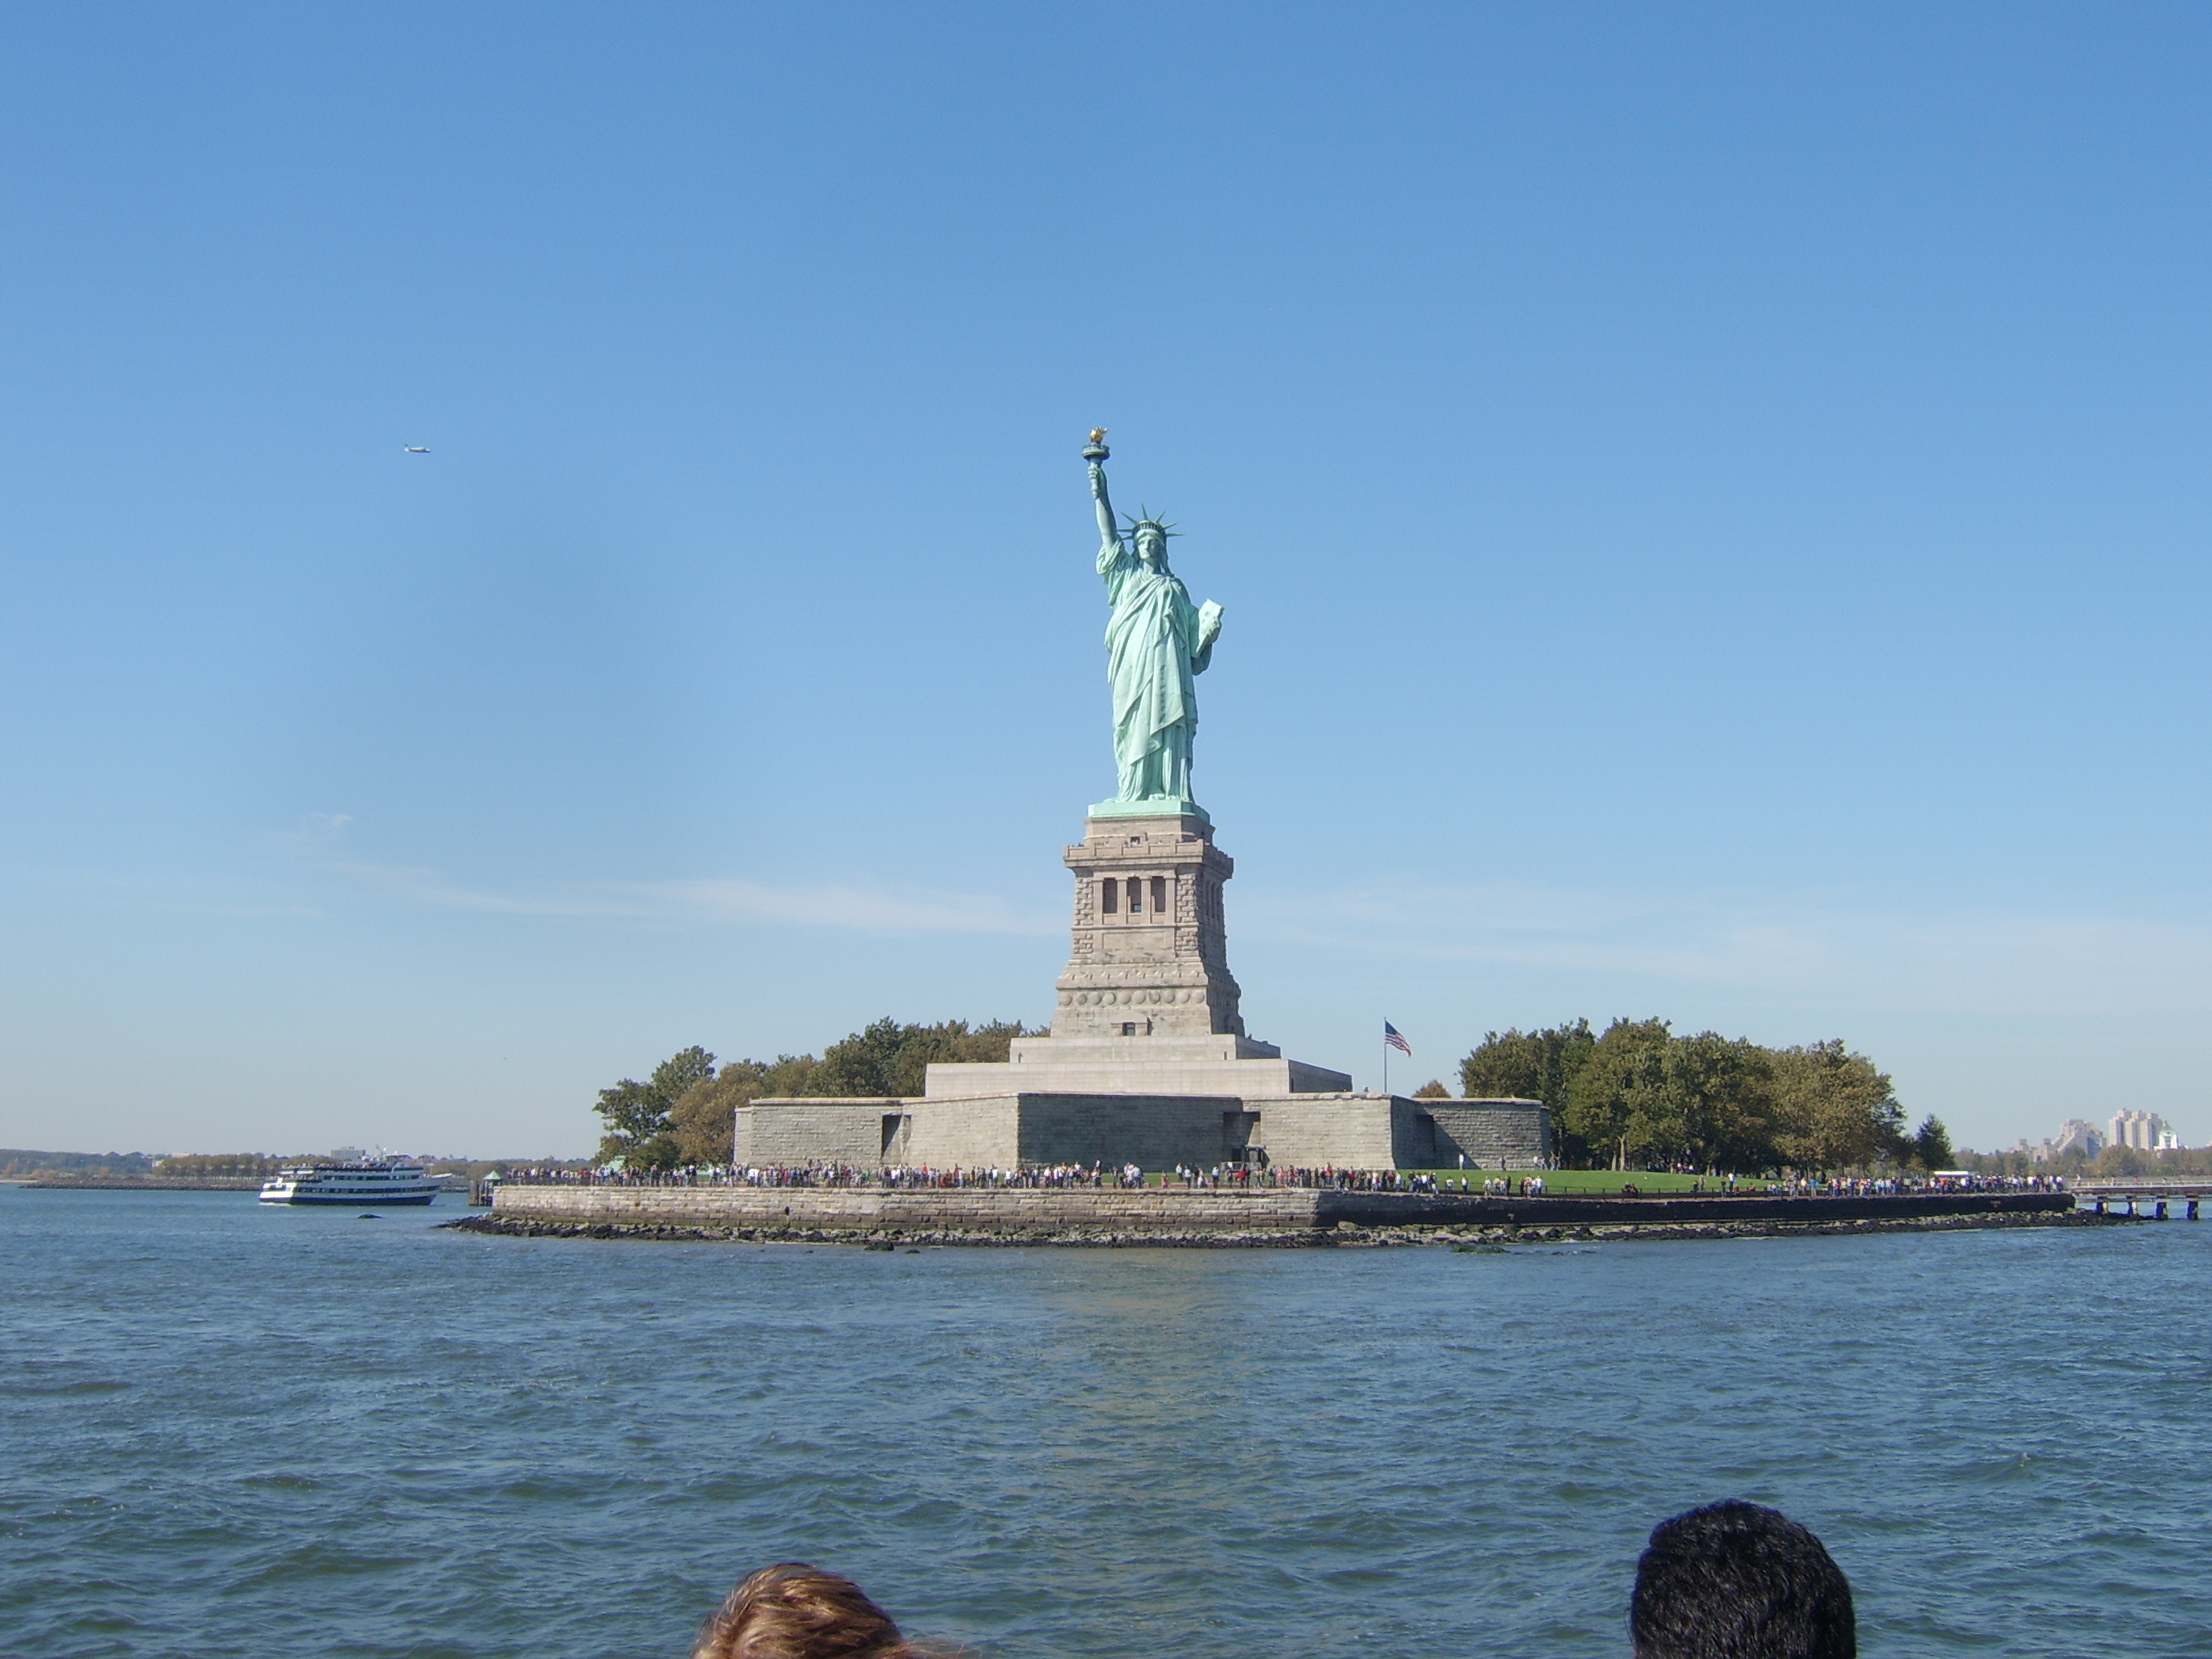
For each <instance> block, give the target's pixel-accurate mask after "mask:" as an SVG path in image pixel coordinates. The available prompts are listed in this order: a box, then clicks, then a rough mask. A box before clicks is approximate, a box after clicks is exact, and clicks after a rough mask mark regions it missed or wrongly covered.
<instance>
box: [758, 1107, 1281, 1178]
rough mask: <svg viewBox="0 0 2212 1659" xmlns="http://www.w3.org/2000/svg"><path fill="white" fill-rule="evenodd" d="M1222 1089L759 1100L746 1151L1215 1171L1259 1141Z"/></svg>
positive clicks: (798, 1156) (974, 1164) (955, 1163)
mask: <svg viewBox="0 0 2212 1659" xmlns="http://www.w3.org/2000/svg"><path fill="white" fill-rule="evenodd" d="M1246 1116H1247V1114H1246V1112H1245V1109H1244V1103H1243V1101H1241V1100H1239V1099H1237V1097H1234V1096H1223V1095H1129V1094H1048V1093H1038V1092H1029V1091H1024V1092H1023V1093H1019V1094H1004V1095H981V1096H976V1097H971V1098H966V1099H955V1100H931V1099H877V1098H868V1099H859V1100H806V1099H787V1100H759V1101H755V1102H753V1103H751V1104H750V1105H748V1106H741V1107H739V1108H738V1111H737V1134H736V1149H737V1150H736V1154H735V1160H736V1162H737V1164H738V1166H739V1167H740V1168H744V1167H746V1166H749V1165H759V1166H763V1167H764V1166H769V1165H776V1164H781V1165H786V1166H790V1165H802V1164H852V1165H854V1166H856V1167H858V1168H861V1169H871V1170H872V1169H880V1168H883V1167H884V1166H885V1165H902V1166H905V1167H908V1168H919V1167H921V1166H923V1165H927V1167H929V1168H930V1169H933V1170H954V1169H959V1170H1012V1169H1020V1168H1025V1167H1026V1168H1034V1167H1036V1166H1038V1165H1042V1164H1084V1165H1085V1166H1088V1165H1090V1164H1104V1165H1105V1166H1106V1167H1107V1168H1109V1169H1119V1168H1120V1167H1121V1165H1122V1164H1136V1165H1138V1166H1139V1168H1140V1169H1145V1170H1169V1169H1173V1168H1174V1167H1175V1166H1176V1165H1177V1164H1188V1165H1191V1166H1194V1167H1196V1168H1199V1169H1211V1168H1212V1166H1213V1165H1215V1164H1219V1163H1222V1162H1223V1161H1224V1160H1225V1159H1230V1158H1234V1157H1235V1156H1236V1155H1237V1149H1238V1148H1241V1147H1242V1146H1244V1144H1245V1143H1246V1141H1247V1140H1248V1139H1249V1133H1248V1131H1247V1130H1246V1128H1245V1127H1244V1119H1245V1118H1246Z"/></svg>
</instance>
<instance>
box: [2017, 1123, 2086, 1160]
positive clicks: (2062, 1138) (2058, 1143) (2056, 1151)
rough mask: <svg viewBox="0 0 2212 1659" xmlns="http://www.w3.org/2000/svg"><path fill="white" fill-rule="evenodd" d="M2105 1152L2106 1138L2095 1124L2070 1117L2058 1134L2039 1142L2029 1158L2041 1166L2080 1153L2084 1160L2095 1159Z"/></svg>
mask: <svg viewBox="0 0 2212 1659" xmlns="http://www.w3.org/2000/svg"><path fill="white" fill-rule="evenodd" d="M2104 1150H2105V1136H2104V1134H2103V1133H2101V1132H2100V1130H2099V1129H2098V1127H2097V1126H2096V1125H2095V1124H2093V1123H2091V1122H2089V1121H2087V1120H2086V1119H2082V1118H2078V1117H2069V1118H2068V1119H2067V1120H2066V1121H2065V1122H2063V1123H2062V1124H2060V1125H2059V1126H2058V1133H2057V1134H2055V1135H2053V1136H2052V1137H2051V1139H2048V1140H2045V1141H2039V1142H2038V1143H2037V1145H2036V1146H2035V1147H2034V1149H2033V1151H2032V1152H2030V1153H2029V1156H2030V1157H2032V1158H2034V1159H2035V1161H2036V1162H2037V1163H2039V1164H2048V1163H2050V1162H2051V1160H2052V1159H2053V1158H2064V1157H2066V1156H2067V1155H2068V1154H2069V1153H2072V1152H2079V1153H2081V1156H2082V1157H2084V1158H2094V1157H2096V1155H2097V1154H2098V1153H2100V1152H2103V1151H2104Z"/></svg>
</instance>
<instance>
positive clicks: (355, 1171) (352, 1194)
mask: <svg viewBox="0 0 2212 1659" xmlns="http://www.w3.org/2000/svg"><path fill="white" fill-rule="evenodd" d="M438 1192H439V1184H438V1182H435V1181H434V1180H432V1179H431V1178H430V1177H429V1176H426V1175H424V1174H423V1173H422V1165H421V1164H410V1163H407V1162H405V1161H404V1160H402V1159H398V1158H364V1159H362V1160H361V1161H360V1162H359V1163H354V1164H294V1165H293V1166H292V1167H290V1168H289V1169H287V1170H283V1172H282V1173H281V1174H279V1175H278V1176H277V1177H276V1180H274V1181H270V1182H264V1183H263V1185H262V1188H261V1201H262V1202H263V1203H264V1204H353V1205H361V1204H428V1202H429V1201H430V1200H432V1199H434V1198H435V1197H437V1195H438Z"/></svg>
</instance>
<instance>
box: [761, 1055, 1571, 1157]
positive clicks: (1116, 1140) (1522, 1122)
mask: <svg viewBox="0 0 2212 1659" xmlns="http://www.w3.org/2000/svg"><path fill="white" fill-rule="evenodd" d="M1006 1069H1012V1068H1006ZM736 1147H737V1151H736V1161H737V1163H738V1165H739V1166H740V1167H744V1166H748V1165H761V1166H768V1165H776V1164H781V1165H801V1164H851V1165H854V1166H855V1167H857V1168H860V1169H880V1168H882V1167H884V1165H886V1164H900V1165H906V1166H909V1167H917V1166H921V1165H924V1164H927V1166H928V1167H930V1168H931V1169H935V1170H951V1169H962V1170H1011V1169H1018V1168H1022V1167H1034V1166H1036V1165H1038V1164H1085V1165H1089V1164H1094V1163H1097V1164H1104V1165H1105V1166H1107V1167H1108V1168H1109V1169H1119V1168H1120V1167H1121V1165H1122V1164H1136V1165H1137V1166H1138V1167H1139V1168H1140V1169H1144V1170H1168V1169H1173V1168H1174V1167H1175V1166H1176V1165H1177V1164H1188V1165H1192V1166H1194V1167H1196V1168H1199V1169H1211V1168H1212V1167H1213V1166H1214V1165H1215V1164H1220V1163H1224V1162H1239V1161H1243V1160H1244V1159H1245V1158H1246V1157H1247V1155H1248V1153H1249V1152H1250V1150H1251V1149H1252V1148H1255V1147H1257V1148H1262V1149H1264V1150H1265V1152H1266V1154H1267V1162H1268V1163H1271V1164H1282V1165H1286V1166H1289V1167H1291V1168H1296V1169H1320V1168H1322V1167H1324V1166H1329V1167H1334V1168H1337V1169H1349V1170H1438V1169H1442V1170H1449V1169H1453V1168H1455V1167H1457V1165H1458V1163H1459V1159H1460V1158H1461V1156H1462V1154H1464V1155H1465V1157H1466V1158H1467V1162H1468V1165H1469V1166H1480V1167H1482V1168H1486V1169H1492V1170H1494V1169H1497V1168H1498V1166H1499V1164H1500V1163H1501V1162H1504V1164H1508V1165H1510V1167H1512V1168H1515V1169H1528V1168H1530V1167H1531V1166H1533V1165H1534V1164H1538V1163H1540V1162H1541V1160H1542V1159H1543V1158H1546V1157H1547V1156H1548V1155H1549V1153H1550V1152H1551V1139H1550V1133H1549V1118H1548V1116H1547V1114H1546V1112H1545V1110H1544V1109H1543V1107H1542V1106H1541V1104H1539V1103H1536V1102H1534V1101H1444V1100H1415V1099H1413V1098H1411V1097H1407V1096H1405V1095H1364V1094H1322V1095H1316V1094H1306V1093H1297V1094H1292V1093H1281V1094H1276V1095H1272V1096H1245V1097H1239V1096H1234V1095H1190V1094H1123V1093H1103V1092H1101V1093H1086V1092H1060V1091H1037V1090H1024V1091H1019V1092H1009V1093H1006V1094H998V1095H977V1096H973V1097H966V1098H958V1099H938V1098H927V1097H925V1098H919V1099H878V1098H875V1097H868V1098H862V1099H838V1100H824V1099H778V1100H760V1101H755V1102H753V1103H751V1104H750V1105H746V1106H741V1107H739V1108H738V1111H737V1135H736Z"/></svg>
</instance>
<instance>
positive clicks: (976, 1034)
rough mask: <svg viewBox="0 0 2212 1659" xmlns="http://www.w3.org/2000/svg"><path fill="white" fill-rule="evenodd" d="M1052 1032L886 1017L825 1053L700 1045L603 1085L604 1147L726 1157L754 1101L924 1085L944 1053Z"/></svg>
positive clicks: (988, 1056)
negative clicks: (748, 1054) (723, 1054)
mask: <svg viewBox="0 0 2212 1659" xmlns="http://www.w3.org/2000/svg"><path fill="white" fill-rule="evenodd" d="M1043 1035H1044V1028H1043V1027H1042V1026H1038V1027H1030V1026H1025V1025H1024V1024H1022V1023H1021V1021H1019V1020H1018V1019H1016V1020H1003V1019H994V1020H991V1021H988V1022H987V1023H986V1024H981V1025H974V1026H971V1025H969V1024H968V1022H967V1021H966V1020H964V1019H948V1020H943V1021H940V1022H939V1023H938V1024H934V1025H902V1024H899V1022H898V1021H896V1020H895V1019H891V1018H888V1017H886V1018H883V1019H879V1020H877V1021H876V1022H874V1024H871V1025H868V1026H866V1027H864V1028H863V1029H861V1030H858V1031H854V1032H853V1033H852V1034H851V1035H850V1036H846V1037H844V1038H842V1039H841V1040H840V1041H838V1042H833V1043H831V1044H830V1045H829V1047H828V1048H824V1049H823V1051H822V1054H821V1057H820V1058H819V1059H817V1058H816V1057H815V1056H814V1055H812V1054H779V1055H777V1056H776V1057H775V1059H774V1060H730V1061H727V1062H726V1063H724V1064H722V1065H720V1066H717V1065H716V1063H715V1060H714V1055H712V1054H708V1052H707V1050H705V1049H704V1048H699V1047H697V1046H696V1045H694V1046H693V1047H691V1048H685V1049H684V1050H682V1051H680V1052H679V1053H677V1054H671V1055H670V1056H669V1057H668V1058H667V1059H666V1060H662V1061H661V1062H660V1064H659V1065H658V1066H654V1067H653V1072H652V1074H651V1075H650V1076H648V1077H647V1078H646V1079H644V1080H643V1081H640V1080H638V1079H635V1078H624V1079H623V1080H622V1081H621V1082H619V1083H617V1084H616V1085H614V1086H613V1087H612V1088H611V1089H602V1090H600V1091H599V1104H598V1105H597V1106H596V1107H594V1108H593V1110H595V1111H597V1112H598V1113H599V1118H600V1121H601V1122H602V1124H603V1125H604V1127H605V1133H603V1134H602V1135H601V1136H600V1139H599V1157H600V1158H601V1159H602V1160H603V1161H605V1160H607V1159H611V1158H621V1159H623V1163H624V1164H625V1165H626V1166H627V1167H629V1168H631V1169H651V1170H667V1169H675V1168H678V1167H679V1166H681V1165H684V1164H727V1163H728V1162H729V1161H730V1158H731V1153H732V1146H731V1139H732V1133H733V1131H734V1127H735V1125H736V1121H737V1117H736V1113H737V1109H738V1107H740V1106H742V1105H744V1103H746V1102H748V1101H752V1100H763V1099H770V1100H772V1099H782V1098H787V1097H792V1096H805V1097H815V1098H836V1097H841V1096H842V1097H864V1096H910V1095H919V1094H920V1093H921V1091H922V1085H923V1081H924V1073H926V1071H927V1068H928V1067H929V1066H931V1065H932V1064H933V1063H935V1062H937V1061H939V1060H945V1061H953V1060H981V1061H987V1062H995V1063H1004V1061H1005V1060H1006V1057H1007V1055H1008V1054H1009V1053H1011V1052H1012V1049H1011V1045H1012V1042H1013V1040H1014V1039H1015V1038H1016V1037H1018V1036H1043Z"/></svg>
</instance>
